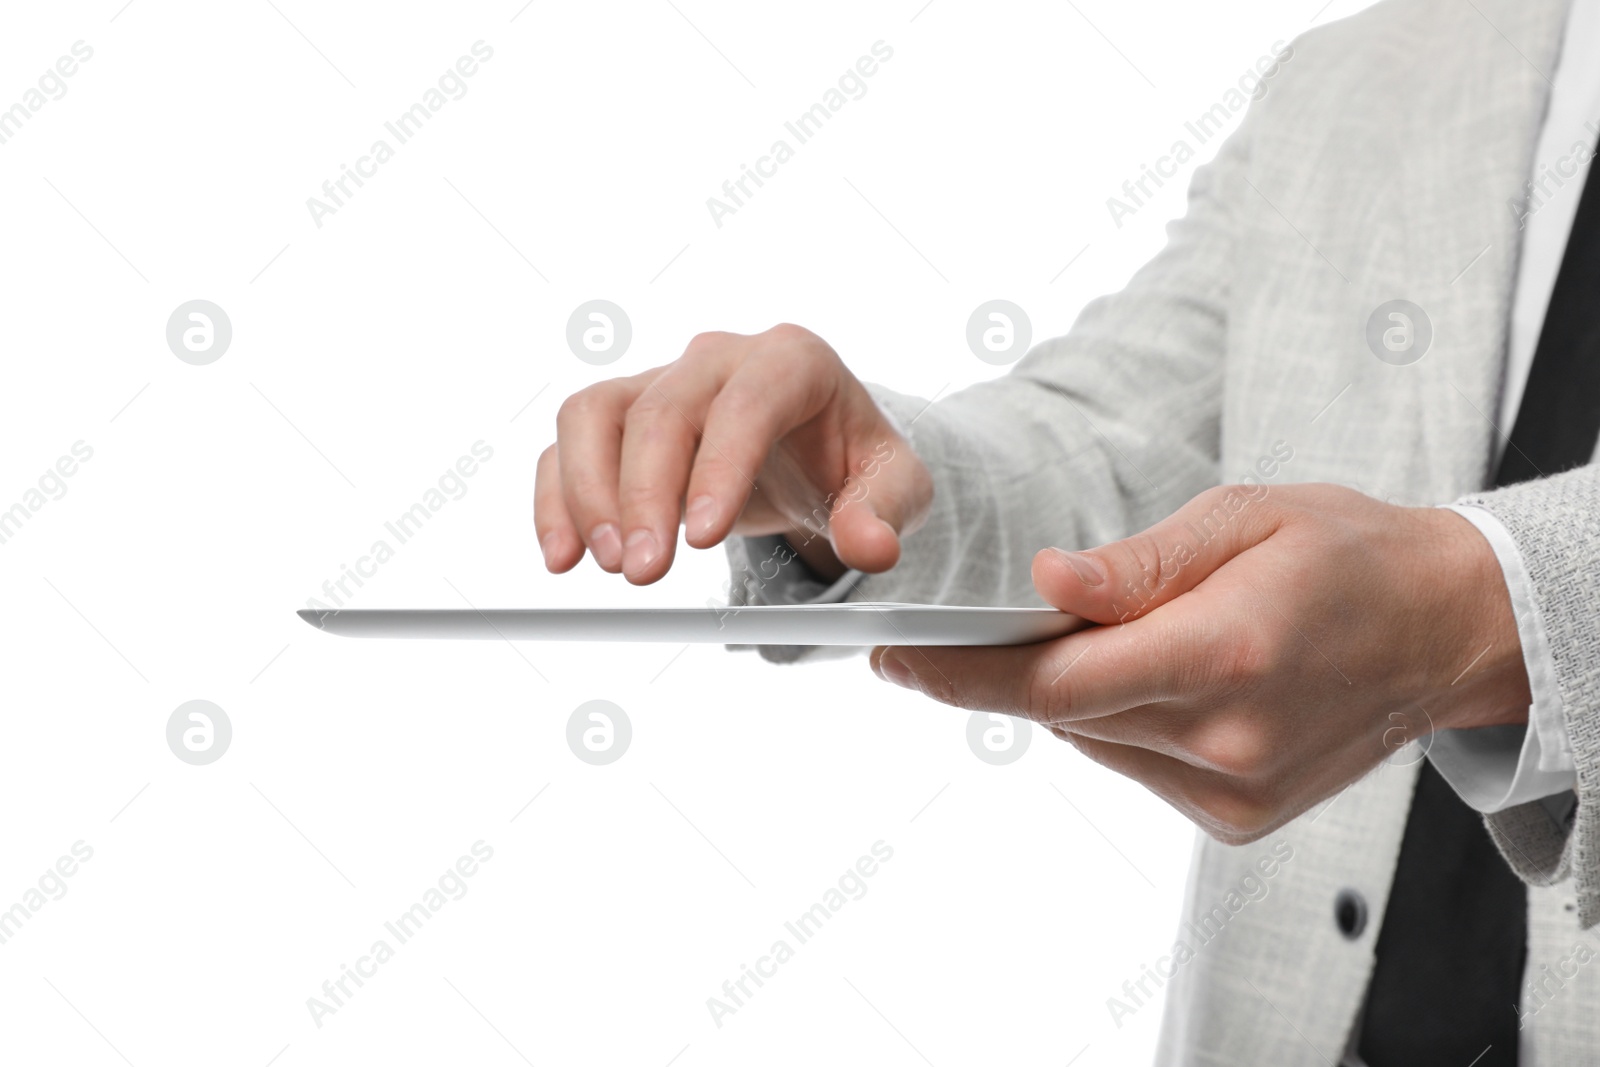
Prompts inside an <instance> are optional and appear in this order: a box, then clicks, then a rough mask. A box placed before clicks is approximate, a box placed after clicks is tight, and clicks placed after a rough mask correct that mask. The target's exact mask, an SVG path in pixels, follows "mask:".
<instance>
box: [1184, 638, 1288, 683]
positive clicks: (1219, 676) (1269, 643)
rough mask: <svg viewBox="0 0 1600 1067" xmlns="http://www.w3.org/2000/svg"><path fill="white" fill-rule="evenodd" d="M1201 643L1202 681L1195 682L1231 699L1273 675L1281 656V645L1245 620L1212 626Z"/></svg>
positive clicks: (1200, 679) (1199, 679)
mask: <svg viewBox="0 0 1600 1067" xmlns="http://www.w3.org/2000/svg"><path fill="white" fill-rule="evenodd" d="M1201 641H1202V655H1201V656H1200V658H1199V664H1200V669H1201V672H1202V677H1201V678H1198V679H1196V682H1197V683H1199V684H1201V685H1203V686H1206V687H1208V688H1216V689H1220V690H1221V691H1222V693H1224V694H1226V695H1228V696H1233V697H1237V696H1240V695H1243V694H1247V693H1250V692H1252V691H1253V690H1255V689H1256V687H1258V686H1259V685H1260V684H1261V683H1262V682H1263V681H1265V680H1266V679H1267V678H1268V677H1270V676H1271V675H1272V674H1273V673H1274V672H1275V671H1276V669H1277V664H1278V663H1279V661H1280V660H1281V658H1282V655H1283V648H1282V645H1281V642H1277V641H1274V640H1273V638H1272V637H1270V636H1269V635H1268V634H1266V633H1264V632H1263V631H1262V630H1261V629H1260V628H1259V627H1257V626H1255V625H1254V624H1253V623H1252V622H1250V621H1248V620H1245V621H1241V622H1236V623H1233V624H1230V625H1219V626H1215V627H1213V628H1212V629H1211V630H1210V632H1209V633H1207V634H1206V635H1204V636H1203V637H1202V639H1201Z"/></svg>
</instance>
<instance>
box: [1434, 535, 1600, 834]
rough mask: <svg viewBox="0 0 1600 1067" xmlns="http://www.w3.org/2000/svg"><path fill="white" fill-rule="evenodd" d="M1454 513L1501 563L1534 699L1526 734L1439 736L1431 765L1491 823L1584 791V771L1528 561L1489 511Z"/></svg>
mask: <svg viewBox="0 0 1600 1067" xmlns="http://www.w3.org/2000/svg"><path fill="white" fill-rule="evenodd" d="M1448 506H1449V508H1450V510H1451V511H1454V512H1455V513H1456V514H1458V515H1460V516H1461V517H1462V518H1464V519H1466V520H1467V521H1468V522H1470V523H1472V525H1473V526H1474V527H1476V528H1477V530H1478V532H1479V533H1481V534H1482V535H1483V536H1484V539H1485V540H1487V541H1488V542H1489V547H1490V548H1492V549H1493V550H1494V554H1495V558H1496V559H1497V560H1498V561H1499V563H1500V569H1501V572H1502V573H1503V574H1504V576H1505V582H1506V589H1507V590H1508V591H1509V592H1510V594H1511V608H1512V612H1513V613H1514V614H1515V616H1516V620H1517V638H1518V640H1519V641H1520V642H1521V643H1522V661H1523V665H1524V667H1525V668H1526V669H1527V672H1528V684H1529V688H1530V689H1531V691H1532V693H1533V705H1532V706H1531V707H1530V708H1529V709H1528V725H1527V726H1526V727H1524V726H1488V727H1480V728H1478V729H1474V730H1440V731H1439V732H1438V733H1436V734H1434V735H1433V737H1432V739H1431V745H1430V747H1429V749H1428V758H1429V759H1431V760H1433V765H1434V766H1435V767H1436V768H1438V770H1439V773H1440V774H1442V775H1443V776H1444V778H1445V780H1446V781H1447V782H1449V783H1450V785H1451V786H1452V787H1453V788H1454V789H1455V791H1456V793H1457V794H1459V795H1460V797H1461V799H1462V800H1464V801H1466V802H1467V803H1468V804H1469V805H1471V806H1472V807H1473V808H1476V809H1477V810H1478V811H1481V812H1483V813H1484V814H1486V815H1487V814H1493V813H1494V812H1497V811H1504V810H1505V809H1507V808H1511V807H1515V806H1517V805H1519V804H1527V803H1531V802H1533V801H1536V800H1542V799H1544V798H1545V797H1550V796H1555V795H1557V794H1560V793H1565V792H1569V791H1570V790H1572V789H1573V788H1574V787H1575V786H1576V785H1577V780H1578V776H1577V765H1576V763H1575V762H1574V760H1573V757H1572V742H1571V739H1570V738H1569V737H1568V735H1567V726H1566V721H1565V718H1564V716H1563V709H1562V704H1561V693H1560V690H1559V689H1558V687H1557V685H1556V675H1555V664H1554V662H1553V660H1552V657H1551V655H1550V640H1549V635H1548V634H1547V633H1546V632H1545V628H1544V623H1543V622H1542V621H1541V619H1540V618H1539V612H1538V609H1537V607H1536V606H1535V605H1534V603H1533V583H1532V582H1531V581H1530V580H1529V578H1528V571H1527V567H1526V565H1525V564H1524V563H1523V560H1522V553H1521V551H1520V550H1519V549H1518V548H1517V544H1516V542H1515V541H1514V540H1512V537H1511V534H1510V533H1509V532H1508V531H1507V530H1506V528H1505V527H1504V526H1503V525H1501V523H1500V520H1499V519H1497V518H1495V517H1494V515H1493V514H1491V513H1490V512H1489V511H1487V510H1485V509H1483V508H1479V507H1472V506H1470V505H1469V506H1461V505H1453V504H1452V505H1448Z"/></svg>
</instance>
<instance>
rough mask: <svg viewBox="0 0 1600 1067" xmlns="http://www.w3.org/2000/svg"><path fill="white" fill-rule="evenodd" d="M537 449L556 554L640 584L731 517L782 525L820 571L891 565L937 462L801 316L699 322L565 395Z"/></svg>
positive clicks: (740, 529) (546, 545) (562, 564)
mask: <svg viewBox="0 0 1600 1067" xmlns="http://www.w3.org/2000/svg"><path fill="white" fill-rule="evenodd" d="M556 430H557V440H556V443H555V444H553V445H551V446H550V447H549V448H547V449H546V450H545V451H544V454H543V455H541V456H540V457H539V470H538V478H537V485H536V488H535V490H534V527H535V529H536V531H537V533H538V536H539V547H540V549H541V550H542V551H543V553H544V559H545V566H546V567H548V568H549V569H550V570H551V571H552V572H554V573H561V572H563V571H567V570H570V569H572V568H573V567H574V566H576V565H577V563H578V561H579V560H581V559H582V558H583V554H584V551H585V549H587V550H588V551H589V552H590V553H592V554H593V555H594V559H595V562H596V563H598V564H599V565H600V566H601V568H602V569H604V570H607V571H610V572H611V573H613V574H615V573H617V572H619V571H620V572H622V573H623V574H624V575H626V577H627V579H628V581H630V582H633V583H634V584H635V585H645V584H648V583H650V582H654V581H656V580H657V579H659V578H660V577H661V576H662V575H664V574H666V573H667V569H668V568H669V567H670V566H671V565H672V556H673V550H674V548H675V547H676V545H677V540H678V524H679V522H680V521H681V522H682V523H683V525H684V526H685V528H686V530H685V533H686V537H687V539H688V542H689V544H690V545H692V546H694V547H695V548H709V547H710V546H712V545H715V544H717V543H718V542H720V541H721V540H722V539H723V538H725V537H727V536H728V535H729V534H730V533H736V534H742V535H759V534H784V535H785V536H787V537H788V538H789V540H790V543H791V544H792V545H793V546H794V548H795V549H796V551H797V552H798V554H799V555H800V557H801V558H802V559H803V560H805V561H806V563H807V564H808V565H809V566H811V567H812V568H813V569H815V570H817V571H819V572H820V573H822V574H823V575H824V576H825V577H830V578H831V577H837V576H838V575H840V574H842V573H843V572H844V570H845V568H847V567H855V568H858V569H860V570H863V571H872V572H876V571H883V570H887V569H888V568H890V567H892V566H894V564H895V562H896V561H897V560H898V559H899V558H900V537H901V536H902V535H904V534H907V533H910V532H912V531H913V530H915V529H916V527H917V526H919V525H920V524H921V523H922V522H923V521H924V520H925V519H926V518H927V513H928V508H929V506H930V504H931V503H932V500H933V484H932V480H931V479H930V478H929V476H928V472H927V469H926V468H925V467H924V466H923V465H922V462H921V461H920V460H918V459H917V457H916V455H915V454H914V453H913V452H912V451H911V447H910V445H909V444H907V443H906V441H905V439H904V438H902V437H901V436H900V434H899V433H897V432H896V431H895V429H894V428H893V427H892V426H891V425H890V424H889V421H888V420H887V419H886V418H885V417H884V415H883V413H882V412H881V411H880V410H879V409H878V407H877V405H876V404H875V403H874V402H873V400H872V397H871V396H870V395H869V394H868V393H867V391H866V389H865V388H864V387H863V386H862V384H861V383H860V382H859V381H857V380H856V378H855V376H854V375H852V374H851V373H850V371H849V370H847V369H846V368H845V365H844V363H843V362H842V361H841V360H840V359H839V356H838V354H837V353H835V352H834V350H833V349H832V348H830V347H828V344H827V343H826V342H825V341H823V340H822V338H820V337H818V336H817V335H816V334H813V333H811V332H810V331H809V330H804V329H801V328H800V327H798V326H787V325H784V326H774V327H773V328H772V329H770V330H768V331H766V332H765V333H760V334H755V335H752V336H742V335H739V334H730V333H707V334H701V335H699V336H698V337H696V338H695V339H694V340H693V341H691V342H690V343H689V347H688V349H687V350H686V351H685V352H684V354H683V355H682V357H680V358H679V359H678V360H677V361H676V362H674V363H669V364H667V365H666V366H664V367H657V368H655V369H654V370H648V371H645V372H644V373H642V374H636V375H634V376H633V377H631V378H617V379H613V380H611V381H606V382H601V383H599V384H598V385H592V386H590V387H589V388H587V389H584V390H583V391H581V392H579V393H575V394H573V395H572V396H570V397H568V398H567V400H566V402H565V403H563V404H562V405H561V411H560V414H559V415H558V416H557V418H556Z"/></svg>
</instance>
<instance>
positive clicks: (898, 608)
mask: <svg viewBox="0 0 1600 1067" xmlns="http://www.w3.org/2000/svg"><path fill="white" fill-rule="evenodd" d="M299 615H300V617H301V618H302V619H304V620H306V622H308V623H310V624H311V625H312V626H315V627H317V628H319V629H321V630H325V631H326V632H328V633H330V634H337V635H339V636H340V637H403V638H444V639H453V640H467V641H660V642H669V643H673V644H718V645H1026V644H1032V643H1033V642H1035V641H1044V640H1048V639H1049V638H1052V637H1060V636H1062V635H1063V634H1067V633H1071V632H1072V631H1073V630H1077V629H1079V628H1081V627H1083V626H1086V625H1088V623H1087V622H1085V620H1083V619H1080V618H1079V617H1078V616H1076V615H1068V614H1066V613H1065V612H1060V611H1056V610H1055V609H1054V608H986V607H956V606H949V605H937V604H870V603H868V604H863V603H851V604H802V605H796V606H787V605H760V606H754V607H744V608H714V607H704V608H484V609H482V610H481V611H480V610H478V609H475V608H443V609H432V608H420V609H418V608H404V609H402V608H346V609H343V610H330V611H315V610H310V609H307V610H304V611H301V612H300V613H299Z"/></svg>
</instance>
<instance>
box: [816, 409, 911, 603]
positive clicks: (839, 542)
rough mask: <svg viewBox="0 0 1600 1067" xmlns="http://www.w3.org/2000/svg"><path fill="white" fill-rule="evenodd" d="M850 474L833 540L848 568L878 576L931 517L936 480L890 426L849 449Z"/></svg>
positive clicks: (831, 527) (831, 523)
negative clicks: (908, 537)
mask: <svg viewBox="0 0 1600 1067" xmlns="http://www.w3.org/2000/svg"><path fill="white" fill-rule="evenodd" d="M848 452H849V455H850V457H851V458H850V468H849V469H850V473H849V476H848V477H847V478H846V479H845V482H844V485H842V486H841V487H840V488H839V489H838V490H837V492H836V503H835V504H834V506H833V514H832V515H831V516H830V518H829V520H828V539H829V541H830V543H831V544H832V545H833V551H834V554H835V555H836V556H838V557H839V561H840V562H841V563H843V564H844V565H845V566H847V567H852V568H854V569H856V570H861V571H866V572H868V573H872V574H876V573H878V572H881V571H886V570H888V569H889V568H890V567H893V566H894V565H895V564H896V563H897V562H899V559H900V538H901V537H903V536H905V535H907V534H910V533H913V532H915V531H916V529H917V528H918V527H919V526H921V525H922V523H923V522H924V521H925V520H926V519H927V517H928V510H929V508H930V506H931V505H932V503H933V479H932V477H931V476H930V475H929V474H928V469H927V467H926V466H924V465H923V463H922V460H921V459H919V458H918V457H917V454H916V453H915V452H913V451H912V449H911V445H910V444H909V443H908V442H907V441H906V440H905V438H903V437H901V436H900V434H899V433H898V432H896V431H895V430H894V428H893V427H891V426H890V425H888V423H887V421H879V422H878V425H877V426H876V428H875V430H874V431H873V432H870V433H867V434H864V435H861V436H860V437H859V438H857V439H856V440H855V441H853V442H852V443H851V445H850V447H849V449H848Z"/></svg>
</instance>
